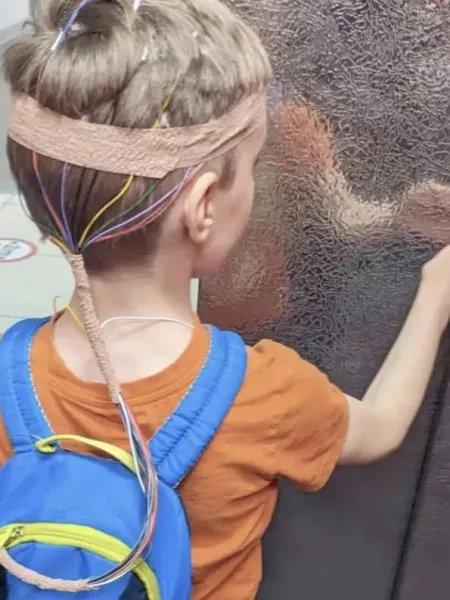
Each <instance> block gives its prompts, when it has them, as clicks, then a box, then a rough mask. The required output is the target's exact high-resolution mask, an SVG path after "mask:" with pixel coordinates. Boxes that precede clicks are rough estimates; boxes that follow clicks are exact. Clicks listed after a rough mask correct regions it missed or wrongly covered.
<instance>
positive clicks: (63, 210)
mask: <svg viewBox="0 0 450 600" xmlns="http://www.w3.org/2000/svg"><path fill="white" fill-rule="evenodd" d="M69 170H70V165H69V164H68V163H65V164H64V167H63V170H62V175H61V211H60V214H61V218H62V224H63V227H64V233H65V238H64V239H65V240H67V242H68V243H69V248H70V250H72V251H73V252H74V251H75V244H74V239H73V236H72V234H71V232H70V227H69V222H68V220H67V210H66V208H67V207H66V203H67V175H68V174H69Z"/></svg>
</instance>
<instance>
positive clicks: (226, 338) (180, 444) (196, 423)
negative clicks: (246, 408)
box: [150, 327, 247, 488]
mask: <svg viewBox="0 0 450 600" xmlns="http://www.w3.org/2000/svg"><path fill="white" fill-rule="evenodd" d="M246 369H247V350H246V347H245V343H244V341H243V340H242V338H241V337H240V336H238V335H236V334H235V333H231V332H223V331H220V330H219V329H216V328H214V327H212V328H211V339H210V349H209V354H208V357H207V359H206V362H205V364H204V366H203V369H202V370H201V372H200V374H199V375H198V377H197V380H196V381H195V382H194V384H193V385H192V387H191V389H190V390H189V391H188V393H187V394H186V396H185V397H184V398H183V400H182V401H181V403H180V404H179V406H178V408H177V409H176V410H175V412H174V413H173V414H172V415H171V416H170V417H169V419H168V420H167V421H166V423H165V424H164V425H163V426H162V427H161V429H160V430H159V431H158V432H157V433H156V434H155V436H154V437H153V439H152V440H151V442H150V450H151V453H152V458H153V461H154V464H155V467H156V470H157V472H158V476H159V478H160V479H161V480H162V481H164V483H166V485H168V486H170V487H172V488H176V487H177V486H178V485H179V484H180V483H181V481H182V480H183V479H184V478H185V477H186V476H187V475H188V474H189V472H190V471H191V469H192V468H193V467H194V466H195V465H196V464H197V462H198V461H199V460H200V458H201V456H202V454H203V452H204V451H205V450H206V448H207V447H208V445H209V443H210V442H211V441H212V439H213V437H214V436H215V434H216V433H217V431H218V429H219V427H220V425H221V424H222V421H223V420H224V418H225V417H226V415H227V414H228V411H229V410H230V408H231V406H232V404H233V401H234V399H235V398H236V396H237V394H238V392H239V390H240V388H241V386H242V383H243V381H244V378H245V373H246Z"/></svg>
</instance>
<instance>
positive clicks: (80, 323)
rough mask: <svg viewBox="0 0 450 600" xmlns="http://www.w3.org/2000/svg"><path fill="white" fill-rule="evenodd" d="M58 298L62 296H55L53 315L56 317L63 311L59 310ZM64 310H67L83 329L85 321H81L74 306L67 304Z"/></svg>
mask: <svg viewBox="0 0 450 600" xmlns="http://www.w3.org/2000/svg"><path fill="white" fill-rule="evenodd" d="M58 300H60V297H59V296H55V299H54V300H53V317H54V318H55V317H56V315H57V314H58V313H59V312H62V311H58V307H57V302H58ZM64 310H66V311H67V312H68V313H69V315H70V316H71V317H72V319H73V320H74V321H75V323H76V324H77V325H79V326H80V328H81V329H84V327H83V323H82V322H81V319H80V317H79V316H78V315H77V313H76V312H75V311H74V310H73V308H72V307H71V306H70V305H68V306H66V307H65V309H64Z"/></svg>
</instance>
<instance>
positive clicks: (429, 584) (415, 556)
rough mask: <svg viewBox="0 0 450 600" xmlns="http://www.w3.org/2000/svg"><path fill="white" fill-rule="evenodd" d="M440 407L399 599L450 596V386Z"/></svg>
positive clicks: (399, 589) (444, 597)
mask: <svg viewBox="0 0 450 600" xmlns="http://www.w3.org/2000/svg"><path fill="white" fill-rule="evenodd" d="M446 360H447V361H448V355H447V357H446ZM438 410H439V412H438V414H437V417H436V421H437V423H436V425H437V426H436V431H435V435H433V437H432V443H431V444H430V448H429V456H428V457H427V460H426V462H425V465H424V467H425V469H424V477H423V481H422V486H421V489H420V492H419V494H418V497H417V507H416V510H415V512H414V515H413V516H414V522H413V527H412V528H411V536H410V537H409V538H408V544H407V552H406V553H405V557H404V566H403V568H402V570H401V573H400V575H401V577H400V578H399V586H398V589H397V593H396V596H395V599H396V600H423V599H424V598H430V600H431V599H432V600H447V599H448V597H449V590H450V569H449V564H450V389H447V390H446V393H445V394H444V395H443V398H442V406H441V407H439V408H438Z"/></svg>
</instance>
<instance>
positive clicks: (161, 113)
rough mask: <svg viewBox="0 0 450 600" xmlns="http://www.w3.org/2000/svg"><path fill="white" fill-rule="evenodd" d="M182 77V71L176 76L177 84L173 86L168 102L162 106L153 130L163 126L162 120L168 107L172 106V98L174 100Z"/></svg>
mask: <svg viewBox="0 0 450 600" xmlns="http://www.w3.org/2000/svg"><path fill="white" fill-rule="evenodd" d="M180 77H181V71H180V72H179V73H178V75H177V76H176V78H175V82H174V84H173V86H172V88H171V90H170V92H169V94H168V96H167V98H166V100H165V101H164V103H163V105H162V107H161V111H160V114H159V117H158V118H157V119H156V121H155V124H154V125H153V128H155V129H156V127H159V126H160V124H161V119H162V116H163V114H164V113H165V111H166V109H167V107H168V106H169V104H170V101H171V100H172V98H173V95H174V93H175V90H176V89H177V86H178V82H179V81H180Z"/></svg>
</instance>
